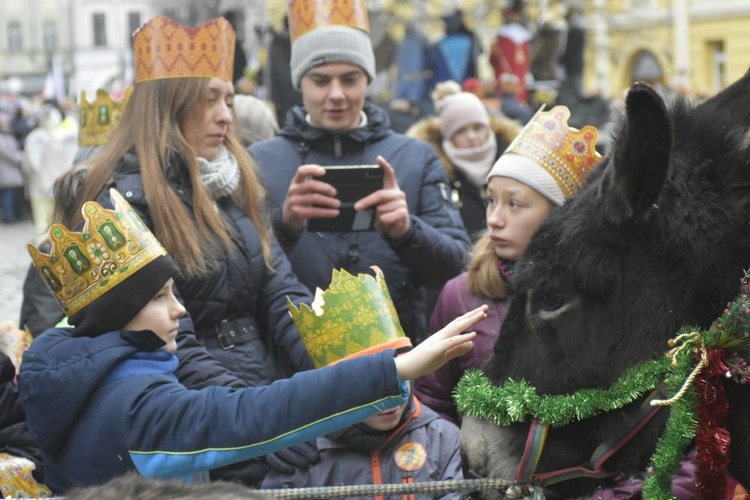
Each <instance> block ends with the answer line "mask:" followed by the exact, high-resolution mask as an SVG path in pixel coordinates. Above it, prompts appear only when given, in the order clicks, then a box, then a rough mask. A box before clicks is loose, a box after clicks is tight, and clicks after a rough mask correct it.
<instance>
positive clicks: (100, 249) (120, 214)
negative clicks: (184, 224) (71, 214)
mask: <svg viewBox="0 0 750 500" xmlns="http://www.w3.org/2000/svg"><path fill="white" fill-rule="evenodd" d="M109 193H110V197H111V199H112V203H113V204H114V210H107V209H105V208H104V207H102V206H101V205H99V204H98V203H96V202H93V201H87V202H86V203H84V205H83V208H82V209H81V211H82V213H83V219H84V225H83V231H82V232H80V233H75V232H72V231H69V230H68V229H67V228H66V227H65V226H63V225H61V224H53V225H52V227H51V228H50V230H49V239H50V242H51V243H52V245H51V246H50V252H49V254H44V253H42V252H40V251H39V249H38V248H37V247H36V246H34V245H33V244H31V243H29V245H28V250H29V254H30V255H31V260H32V261H33V262H34V267H36V269H37V271H39V273H40V274H41V275H42V278H43V279H44V281H45V283H47V286H48V287H49V289H50V290H52V293H53V294H54V295H55V298H56V299H57V301H58V302H59V303H60V305H61V306H62V308H63V310H64V311H65V314H67V315H68V316H70V315H72V314H75V313H77V312H78V311H80V310H81V309H83V308H84V307H86V306H87V305H89V304H90V303H91V302H93V301H94V300H96V299H97V298H98V297H101V296H102V295H104V294H105V293H107V292H109V291H110V290H112V289H113V288H114V287H116V286H117V285H119V284H120V283H121V282H122V281H124V280H125V279H126V278H128V277H130V276H132V275H133V274H135V273H136V272H138V271H139V270H140V269H142V268H143V267H145V266H146V264H148V263H149V262H151V261H153V260H155V259H156V258H157V257H159V256H161V255H167V251H166V250H165V249H164V247H162V246H161V243H159V240H157V239H156V237H155V236H154V235H153V234H152V233H151V231H149V229H148V227H146V225H145V224H144V223H143V221H142V220H141V218H140V217H139V216H138V214H136V213H135V211H133V208H132V207H131V206H130V204H129V203H128V202H127V201H125V199H124V198H123V197H122V196H121V195H120V193H118V192H117V191H116V190H115V189H110V191H109Z"/></svg>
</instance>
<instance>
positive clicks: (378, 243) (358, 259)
mask: <svg viewBox="0 0 750 500" xmlns="http://www.w3.org/2000/svg"><path fill="white" fill-rule="evenodd" d="M364 112H365V114H366V115H367V125H366V126H364V127H360V128H356V129H352V130H348V131H346V132H343V133H338V134H335V133H332V132H329V131H327V130H325V129H321V128H316V127H313V126H311V125H309V124H308V123H307V121H306V119H305V117H306V114H307V113H306V111H305V109H304V108H303V107H302V106H296V107H295V108H293V109H292V110H291V111H290V113H289V114H288V115H287V123H286V125H285V126H284V128H283V129H282V130H281V132H280V134H279V136H277V137H274V138H272V139H267V140H265V141H261V142H258V143H256V144H253V145H252V146H251V147H250V148H249V149H248V151H249V152H250V154H251V156H252V157H253V159H254V160H255V162H256V163H257V165H258V168H259V169H260V171H261V175H262V177H263V181H264V182H265V184H266V187H267V189H268V197H269V200H270V201H271V202H272V203H273V211H272V221H273V227H274V231H275V232H276V235H277V237H278V238H279V240H281V241H282V244H283V245H284V248H285V250H287V253H288V256H289V260H290V261H291V263H292V269H293V270H294V273H295V274H296V275H297V276H298V277H299V279H300V281H302V283H304V284H305V285H307V287H308V288H310V290H314V289H315V288H316V287H320V288H322V289H325V288H326V287H327V286H328V284H329V283H330V281H331V272H332V270H333V269H346V270H347V271H348V272H350V273H352V274H357V273H370V272H371V271H370V269H369V268H370V266H373V265H377V266H379V267H380V268H381V269H382V270H383V273H384V275H385V279H386V282H387V283H388V288H389V292H390V295H391V298H392V299H393V302H394V305H395V306H396V310H397V311H398V314H399V319H400V321H401V325H402V327H403V328H404V331H405V332H406V334H407V335H408V336H409V337H411V338H412V339H416V340H420V339H421V338H423V337H424V336H425V335H426V333H427V325H426V313H425V308H426V301H425V297H424V287H433V288H439V287H441V286H442V285H443V283H445V282H446V281H447V280H449V279H450V278H452V277H454V276H456V275H457V274H459V273H460V272H461V271H462V270H463V268H464V265H465V262H466V255H467V252H468V250H469V248H470V246H471V243H470V241H469V237H468V235H467V233H466V230H465V229H464V225H463V222H462V221H461V216H460V214H459V212H458V210H457V209H456V208H455V206H454V205H453V202H452V201H451V198H450V187H449V185H448V179H447V178H446V175H445V169H444V168H443V165H442V164H441V163H440V160H439V159H438V157H437V155H436V154H435V151H434V150H433V149H432V147H431V146H430V145H429V144H427V143H425V142H423V141H418V140H416V139H412V138H409V137H406V136H404V135H401V134H397V133H395V132H393V131H392V130H391V129H390V122H389V119H388V115H387V114H386V113H385V111H383V110H382V109H380V108H378V107H377V106H375V105H374V104H372V103H369V102H368V103H365V106H364ZM378 155H382V156H383V157H384V158H385V159H386V160H388V161H389V162H390V164H391V165H393V168H394V169H395V171H396V179H397V180H398V185H399V187H400V188H401V190H402V191H404V193H405V194H406V201H407V203H408V205H409V213H410V214H411V226H412V229H411V231H410V233H409V234H408V235H407V236H406V237H404V238H402V239H401V240H399V241H394V240H392V239H390V238H389V237H388V236H387V235H386V234H385V233H384V232H382V231H378V230H375V231H364V232H351V233H317V232H310V231H306V230H305V231H302V232H301V233H300V234H298V235H292V234H289V232H288V230H286V229H285V228H284V227H283V225H282V222H281V207H282V205H283V203H284V199H285V197H286V192H287V189H288V187H289V183H290V182H291V180H292V177H293V176H294V174H295V173H296V171H297V168H298V167H299V166H300V165H303V164H310V163H317V164H320V165H353V164H354V165H356V164H374V163H377V161H376V158H377V156H378Z"/></svg>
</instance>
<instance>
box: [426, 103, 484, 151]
mask: <svg viewBox="0 0 750 500" xmlns="http://www.w3.org/2000/svg"><path fill="white" fill-rule="evenodd" d="M435 108H436V110H437V112H438V115H439V116H440V133H441V134H443V138H445V139H448V140H450V138H451V137H453V134H455V133H456V132H458V131H459V130H460V129H461V128H462V127H465V126H466V125H471V124H472V123H481V124H482V125H485V126H486V127H488V128H489V126H490V114H489V113H488V112H487V107H486V106H485V105H484V103H483V102H482V100H481V99H479V97H477V96H475V95H474V94H472V93H469V92H458V93H456V94H449V95H446V96H445V97H443V98H442V99H440V100H439V101H438V102H437V103H436V104H435Z"/></svg>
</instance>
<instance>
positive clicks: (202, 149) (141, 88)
mask: <svg viewBox="0 0 750 500" xmlns="http://www.w3.org/2000/svg"><path fill="white" fill-rule="evenodd" d="M234 37H235V34H234V31H233V29H232V27H231V25H230V24H229V23H228V22H227V21H226V20H225V19H223V18H217V19H214V20H212V21H210V22H208V23H206V24H204V25H202V26H199V27H196V28H192V27H187V26H183V25H181V24H179V23H177V22H175V21H173V20H171V19H167V18H164V17H156V18H153V19H151V20H149V21H148V22H147V23H145V24H144V25H143V26H142V27H141V28H140V29H139V30H137V31H136V32H135V33H134V35H133V42H134V43H133V47H134V62H135V66H136V68H135V70H136V71H135V73H136V83H135V86H134V88H133V90H132V92H131V93H130V95H129V97H128V101H127V106H125V108H124V110H123V111H122V114H121V115H120V122H119V124H118V125H117V126H116V127H115V128H114V130H113V131H112V132H111V135H110V136H109V141H108V142H107V143H106V144H105V145H103V146H102V147H101V149H100V150H99V151H98V152H97V153H96V154H95V155H94V156H92V157H91V158H89V159H88V160H86V161H85V162H84V163H82V164H81V165H80V167H81V168H77V169H74V170H73V171H72V172H78V171H81V169H86V171H87V173H86V176H85V180H84V181H83V184H82V186H81V188H80V190H79V191H78V194H77V199H76V203H75V205H76V206H77V207H78V208H77V209H75V210H70V211H69V213H70V214H71V218H64V219H63V220H62V222H63V223H64V224H65V225H68V226H74V225H75V224H77V223H79V222H80V207H81V206H82V205H83V203H84V202H86V201H89V200H98V201H99V202H100V203H101V204H103V205H105V206H110V205H109V204H110V201H109V196H108V195H107V192H108V188H109V187H114V188H116V189H117V190H118V191H119V192H121V193H123V195H124V197H125V198H126V199H127V200H128V202H129V203H130V204H131V205H132V207H133V209H134V210H135V211H136V212H137V213H138V215H139V216H140V217H141V218H142V219H143V221H144V222H145V223H146V225H147V226H148V227H149V228H150V229H151V230H152V231H153V232H154V233H155V234H156V236H157V237H158V238H159V240H160V241H161V242H162V244H163V245H164V246H165V248H166V249H167V250H168V251H169V253H170V255H171V256H172V258H173V259H174V261H175V263H176V265H177V267H178V269H179V272H178V273H177V274H176V275H175V283H176V288H177V291H178V295H179V296H180V298H181V300H182V301H183V302H184V305H185V307H186V309H187V314H186V315H185V316H184V317H183V318H182V319H181V320H180V335H179V337H178V344H179V346H180V348H179V349H178V350H177V356H178V357H179V359H180V365H179V368H178V370H177V375H178V377H179V379H180V381H181V382H183V383H184V384H186V385H188V386H191V387H195V388H200V387H204V386H206V385H231V386H234V387H241V386H260V385H267V384H269V383H270V382H272V381H274V380H277V379H281V378H286V377H289V376H290V375H292V374H293V373H296V372H298V371H302V370H307V369H310V368H312V367H313V365H312V363H311V361H310V359H309V356H308V354H307V352H306V350H305V347H304V345H303V343H302V341H301V339H300V337H299V332H298V331H297V328H296V326H295V325H294V323H293V321H292V319H291V318H290V317H289V313H288V305H287V297H289V298H290V299H291V300H292V302H293V303H294V304H296V305H298V304H299V303H300V302H302V301H310V300H311V299H312V295H311V293H310V292H309V290H308V289H307V288H306V287H305V286H303V285H302V284H300V283H299V281H298V280H297V278H296V276H295V275H294V274H293V273H292V271H291V267H290V265H289V262H288V261H287V258H286V256H285V254H284V252H283V251H282V249H281V247H280V246H279V245H278V244H277V242H276V240H275V239H274V238H273V234H272V232H271V231H270V230H269V229H268V228H267V226H266V223H265V218H264V214H263V212H262V207H263V204H264V190H263V188H262V186H261V184H260V182H259V181H258V179H257V176H256V172H255V167H254V165H253V163H252V160H251V159H250V157H249V156H248V154H247V152H246V151H245V149H244V147H243V146H242V145H241V143H240V141H239V139H238V138H237V136H236V135H235V132H234V130H233V127H232V124H233V120H234V118H235V116H234V112H233V109H232V107H233V103H234V87H233V85H232V70H233V50H234V45H235V44H234ZM71 175H75V173H72V174H71ZM62 182H63V183H64V181H62ZM196 339H197V342H196ZM207 351H208V353H210V354H211V356H208V355H207ZM265 467H266V466H265V465H262V464H257V463H256V464H255V465H253V466H248V467H247V469H246V470H245V471H243V472H242V473H241V476H242V477H241V478H240V477H237V475H236V473H235V472H231V473H230V472H227V473H226V474H229V475H226V474H225V475H222V477H225V478H231V479H233V480H234V479H241V480H242V481H244V482H249V483H253V482H256V481H258V480H259V479H260V477H261V476H262V475H263V473H264V470H265V469H264V468H265Z"/></svg>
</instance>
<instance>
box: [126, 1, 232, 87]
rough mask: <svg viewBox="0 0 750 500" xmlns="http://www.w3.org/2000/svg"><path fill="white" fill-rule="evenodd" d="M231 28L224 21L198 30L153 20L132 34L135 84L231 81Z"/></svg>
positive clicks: (212, 22)
mask: <svg viewBox="0 0 750 500" xmlns="http://www.w3.org/2000/svg"><path fill="white" fill-rule="evenodd" d="M234 37H235V34H234V28H232V25H231V24H230V23H229V21H227V20H226V19H224V18H223V17H217V18H215V19H212V20H211V21H209V22H207V23H206V24H203V25H201V26H197V27H191V26H184V25H182V24H180V23H178V22H177V21H174V20H172V19H169V18H167V17H162V16H158V17H154V18H153V19H150V20H149V21H147V22H146V23H145V24H144V25H143V26H141V27H140V28H138V30H136V32H135V33H133V54H134V59H135V83H140V82H146V81H149V80H160V79H164V78H184V77H206V78H211V77H216V78H221V79H222V80H226V81H228V82H231V81H232V76H233V72H234Z"/></svg>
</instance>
